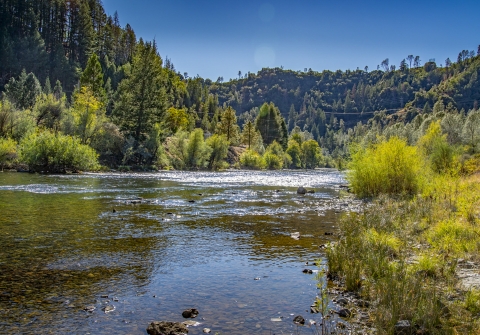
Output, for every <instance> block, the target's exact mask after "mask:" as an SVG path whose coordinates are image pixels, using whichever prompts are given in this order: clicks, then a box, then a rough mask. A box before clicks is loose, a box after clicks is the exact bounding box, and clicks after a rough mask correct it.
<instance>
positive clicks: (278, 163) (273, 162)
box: [263, 152, 283, 170]
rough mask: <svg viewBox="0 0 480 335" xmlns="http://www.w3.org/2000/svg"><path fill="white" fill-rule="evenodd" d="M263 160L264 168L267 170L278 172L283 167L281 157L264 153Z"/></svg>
mask: <svg viewBox="0 0 480 335" xmlns="http://www.w3.org/2000/svg"><path fill="white" fill-rule="evenodd" d="M263 160H264V161H265V166H266V168H267V169H269V170H280V169H281V168H282V167H283V159H282V157H280V156H278V155H275V154H274V153H272V152H265V154H264V155H263Z"/></svg>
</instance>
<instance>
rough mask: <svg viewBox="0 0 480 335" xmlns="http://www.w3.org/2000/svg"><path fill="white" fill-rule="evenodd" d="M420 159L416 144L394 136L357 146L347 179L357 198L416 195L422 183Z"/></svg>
mask: <svg viewBox="0 0 480 335" xmlns="http://www.w3.org/2000/svg"><path fill="white" fill-rule="evenodd" d="M421 169H422V160H421V158H420V157H419V154H418V152H417V148H416V147H412V146H408V145H407V143H406V142H405V141H404V140H401V139H399V138H396V137H392V138H390V140H388V141H385V142H381V143H379V144H375V145H372V146H371V147H369V148H366V149H358V151H356V152H355V153H354V154H353V155H352V161H351V164H350V171H349V173H348V175H347V179H348V181H349V182H350V185H351V187H352V189H353V191H354V192H355V194H357V195H358V196H360V197H371V196H377V195H379V194H410V195H413V194H416V193H417V192H418V191H419V189H420V184H421V177H422V175H421V173H420V172H421Z"/></svg>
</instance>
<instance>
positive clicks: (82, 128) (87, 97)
mask: <svg viewBox="0 0 480 335" xmlns="http://www.w3.org/2000/svg"><path fill="white" fill-rule="evenodd" d="M70 113H71V122H72V123H73V124H70V125H69V126H68V128H69V129H68V132H69V133H71V134H72V135H76V136H78V137H79V138H80V140H81V142H82V144H90V143H91V141H92V139H93V138H94V137H95V136H96V135H97V134H98V132H99V131H100V129H101V127H102V126H103V124H104V123H105V122H106V116H105V109H104V107H103V104H102V103H101V102H100V101H99V100H98V99H97V98H96V97H95V95H94V94H93V92H92V91H91V90H90V89H89V88H88V87H81V88H80V90H79V91H77V92H76V93H75V95H74V103H73V108H72V109H71V110H70Z"/></svg>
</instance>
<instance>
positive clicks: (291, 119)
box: [288, 104, 297, 130]
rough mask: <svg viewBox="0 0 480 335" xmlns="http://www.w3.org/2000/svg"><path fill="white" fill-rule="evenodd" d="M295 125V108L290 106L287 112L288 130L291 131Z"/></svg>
mask: <svg viewBox="0 0 480 335" xmlns="http://www.w3.org/2000/svg"><path fill="white" fill-rule="evenodd" d="M296 124H297V112H296V111H295V106H294V105H293V104H292V105H291V106H290V111H289V112H288V129H290V130H292V129H293V128H295V126H296Z"/></svg>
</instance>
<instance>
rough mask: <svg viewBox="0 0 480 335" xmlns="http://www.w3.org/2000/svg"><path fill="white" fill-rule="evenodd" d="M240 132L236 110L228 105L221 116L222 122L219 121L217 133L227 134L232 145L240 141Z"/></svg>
mask: <svg viewBox="0 0 480 335" xmlns="http://www.w3.org/2000/svg"><path fill="white" fill-rule="evenodd" d="M239 132H240V131H239V127H238V125H237V115H236V112H235V110H234V109H233V108H232V107H230V106H228V107H227V109H226V110H225V111H224V112H223V113H222V114H221V116H220V122H219V123H217V129H216V133H217V134H219V135H225V136H226V138H227V141H229V142H230V143H231V144H232V145H235V144H237V143H238V137H239Z"/></svg>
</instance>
